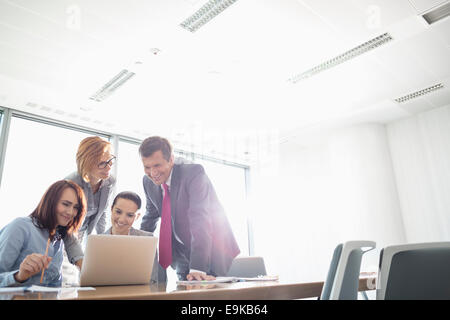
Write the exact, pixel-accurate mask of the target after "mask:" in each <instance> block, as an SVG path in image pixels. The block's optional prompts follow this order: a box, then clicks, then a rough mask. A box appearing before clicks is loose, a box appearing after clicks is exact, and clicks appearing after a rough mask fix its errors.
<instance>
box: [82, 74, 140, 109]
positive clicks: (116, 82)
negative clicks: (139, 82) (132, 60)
mask: <svg viewBox="0 0 450 320" xmlns="http://www.w3.org/2000/svg"><path fill="white" fill-rule="evenodd" d="M134 75H135V73H134V72H131V71H128V70H127V69H123V70H122V71H120V72H119V73H118V74H117V75H116V76H115V77H114V78H112V79H111V80H110V81H109V82H108V83H106V84H105V85H104V86H103V87H102V88H101V89H100V90H98V91H97V92H96V93H94V94H93V95H92V96H90V97H89V99H91V100H94V101H98V102H101V101H103V100H105V99H106V98H107V97H109V96H110V95H111V94H112V93H113V92H114V91H115V90H117V88H119V87H120V86H122V85H123V84H124V83H125V82H127V81H128V80H129V79H131V77H133V76H134Z"/></svg>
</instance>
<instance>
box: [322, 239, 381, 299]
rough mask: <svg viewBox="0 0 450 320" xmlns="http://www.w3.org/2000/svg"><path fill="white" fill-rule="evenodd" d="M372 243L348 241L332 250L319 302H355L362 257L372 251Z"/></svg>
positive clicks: (373, 245)
mask: <svg viewBox="0 0 450 320" xmlns="http://www.w3.org/2000/svg"><path fill="white" fill-rule="evenodd" d="M375 246H376V243H375V242H374V241H348V242H345V243H343V244H342V243H341V244H339V245H338V246H337V247H336V249H334V253H333V258H332V259H331V264H330V268H329V270H328V275H327V279H326V281H325V283H324V285H323V288H322V294H321V295H320V300H357V298H358V287H359V273H360V269H361V260H362V255H363V254H364V253H366V252H367V251H370V250H372V249H374V248H375Z"/></svg>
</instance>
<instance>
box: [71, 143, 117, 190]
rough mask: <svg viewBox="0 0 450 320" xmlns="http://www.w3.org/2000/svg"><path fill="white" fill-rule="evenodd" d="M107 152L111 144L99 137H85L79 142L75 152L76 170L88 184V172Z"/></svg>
mask: <svg viewBox="0 0 450 320" xmlns="http://www.w3.org/2000/svg"><path fill="white" fill-rule="evenodd" d="M107 151H111V143H109V142H108V141H106V140H103V139H102V138H100V137H97V136H95V137H87V138H85V139H83V140H82V141H81V142H80V145H79V146H78V151H77V169H78V174H79V175H80V176H81V177H82V178H83V180H84V181H86V182H89V177H88V174H89V172H90V171H91V170H92V169H93V168H95V167H96V166H97V165H98V163H99V162H100V160H101V157H102V156H103V154H104V153H105V152H107Z"/></svg>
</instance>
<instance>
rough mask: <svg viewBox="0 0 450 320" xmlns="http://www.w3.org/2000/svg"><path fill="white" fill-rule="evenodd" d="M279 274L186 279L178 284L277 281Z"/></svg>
mask: <svg viewBox="0 0 450 320" xmlns="http://www.w3.org/2000/svg"><path fill="white" fill-rule="evenodd" d="M277 280H278V276H259V277H254V278H242V277H216V279H215V280H191V281H189V280H184V281H177V284H181V285H190V284H212V283H229V282H242V281H277Z"/></svg>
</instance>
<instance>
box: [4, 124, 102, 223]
mask: <svg viewBox="0 0 450 320" xmlns="http://www.w3.org/2000/svg"><path fill="white" fill-rule="evenodd" d="M91 135H94V134H89V133H85V132H80V131H76V130H71V129H67V128H62V127H59V126H54V125H48V124H46V123H41V122H38V121H31V120H28V119H22V118H19V117H14V116H13V117H12V118H11V123H10V129H9V135H8V143H7V147H6V155H5V159H4V160H5V162H4V167H3V175H2V181H1V188H0V212H1V214H0V228H1V227H3V226H4V225H6V224H8V223H9V222H10V221H11V220H13V219H14V218H16V217H21V216H27V215H29V214H30V213H31V212H32V211H33V210H34V209H35V208H36V206H37V205H38V203H39V201H40V199H41V197H42V195H43V194H44V192H45V191H46V190H47V188H48V187H49V186H50V185H51V184H52V183H53V182H55V181H57V180H60V179H63V178H64V177H65V176H67V175H68V174H69V173H71V172H73V171H76V162H75V156H76V152H77V148H78V145H79V143H80V141H81V140H82V139H84V138H85V137H87V136H91Z"/></svg>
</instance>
